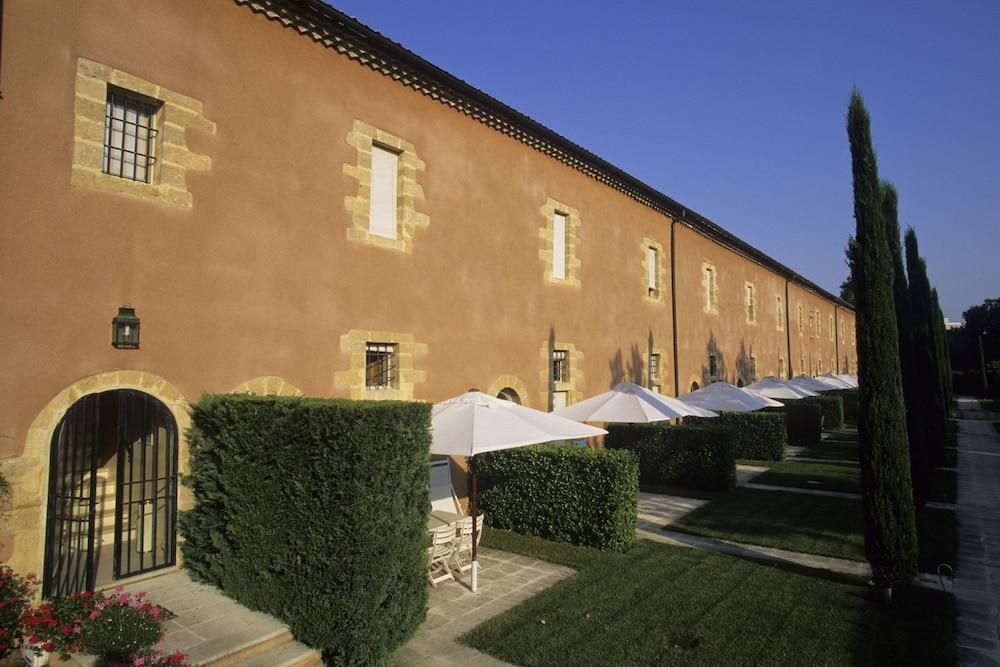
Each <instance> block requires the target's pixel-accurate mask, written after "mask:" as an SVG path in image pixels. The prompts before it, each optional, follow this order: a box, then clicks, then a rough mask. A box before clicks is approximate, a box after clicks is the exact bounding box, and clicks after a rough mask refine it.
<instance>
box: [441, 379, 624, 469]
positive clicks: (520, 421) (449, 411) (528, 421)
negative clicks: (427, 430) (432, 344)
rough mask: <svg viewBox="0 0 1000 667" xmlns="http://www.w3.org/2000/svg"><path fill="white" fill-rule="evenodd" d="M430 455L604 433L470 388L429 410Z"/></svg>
mask: <svg viewBox="0 0 1000 667" xmlns="http://www.w3.org/2000/svg"><path fill="white" fill-rule="evenodd" d="M431 427H432V429H431V430H432V435H433V440H432V442H431V453H432V454H446V455H449V456H474V455H476V454H481V453H484V452H492V451H496V450H498V449H512V448H514V447H523V446H525V445H535V444H538V443H541V442H552V441H554V440H575V439H578V438H589V437H591V436H595V435H603V434H605V433H607V431H605V430H604V429H601V428H596V427H593V426H587V425H586V424H581V423H579V422H575V421H573V420H571V419H565V418H563V417H559V416H557V415H554V414H549V413H547V412H541V411H540V410H532V409H531V408H526V407H524V406H523V405H518V404H517V403H513V402H511V401H505V400H503V399H502V398H495V397H493V396H489V395H488V394H484V393H482V392H479V391H470V392H467V393H465V394H462V395H461V396H456V397H455V398H449V399H448V400H446V401H441V402H440V403H435V404H434V407H433V409H432V410H431Z"/></svg>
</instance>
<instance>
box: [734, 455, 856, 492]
mask: <svg viewBox="0 0 1000 667" xmlns="http://www.w3.org/2000/svg"><path fill="white" fill-rule="evenodd" d="M754 463H755V464H756V465H767V466H769V467H770V470H768V471H767V472H765V473H763V474H761V475H758V476H756V477H754V478H753V479H752V480H750V481H752V482H755V483H758V484H775V485H777V486H795V487H799V488H803V489H816V490H821V491H846V492H847V493H861V480H860V474H861V473H860V469H859V468H858V464H856V463H812V462H805V461H781V462H777V463H775V462H771V463H768V462H766V461H760V462H754Z"/></svg>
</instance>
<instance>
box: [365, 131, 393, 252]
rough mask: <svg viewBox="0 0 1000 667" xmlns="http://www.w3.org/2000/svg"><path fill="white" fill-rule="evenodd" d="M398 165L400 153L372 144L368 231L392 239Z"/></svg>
mask: <svg viewBox="0 0 1000 667" xmlns="http://www.w3.org/2000/svg"><path fill="white" fill-rule="evenodd" d="M398 165H399V156H398V155H396V154H395V153H393V152H392V151H389V150H386V149H384V148H381V147H379V146H372V187H371V197H372V199H371V202H372V206H371V217H370V219H369V226H368V231H369V232H371V233H372V234H375V235H377V236H384V237H386V238H390V239H394V238H396V174H397V173H398Z"/></svg>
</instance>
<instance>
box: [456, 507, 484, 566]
mask: <svg viewBox="0 0 1000 667" xmlns="http://www.w3.org/2000/svg"><path fill="white" fill-rule="evenodd" d="M485 518H486V515H485V514H480V515H479V517H478V518H477V519H476V547H477V548H478V547H479V540H480V539H482V537H483V519H485ZM457 529H458V533H457V534H456V535H455V551H454V553H453V554H452V557H451V564H452V565H454V566H455V569H457V570H458V571H459V572H467V571H468V570H470V569H472V517H471V516H467V517H464V518H463V519H462V520H461V521H459V522H458V525H457Z"/></svg>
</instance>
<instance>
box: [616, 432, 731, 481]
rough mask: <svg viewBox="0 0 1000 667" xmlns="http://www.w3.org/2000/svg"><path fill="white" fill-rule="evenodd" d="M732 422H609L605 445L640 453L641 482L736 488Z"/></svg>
mask: <svg viewBox="0 0 1000 667" xmlns="http://www.w3.org/2000/svg"><path fill="white" fill-rule="evenodd" d="M735 437H736V436H735V433H734V431H733V428H732V427H731V426H725V425H713V424H710V423H703V424H682V425H680V426H659V425H649V426H647V425H641V426H640V425H633V424H610V425H609V426H608V435H607V436H606V437H605V439H604V444H605V446H606V447H609V448H612V449H627V450H631V451H633V452H635V453H636V454H637V455H638V457H639V480H640V481H641V482H642V483H643V484H654V485H668V486H680V487H685V488H691V489H707V490H710V491H731V490H733V489H734V488H736V445H735Z"/></svg>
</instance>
